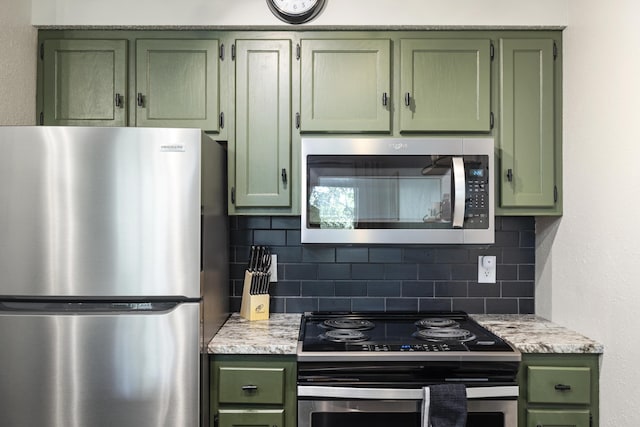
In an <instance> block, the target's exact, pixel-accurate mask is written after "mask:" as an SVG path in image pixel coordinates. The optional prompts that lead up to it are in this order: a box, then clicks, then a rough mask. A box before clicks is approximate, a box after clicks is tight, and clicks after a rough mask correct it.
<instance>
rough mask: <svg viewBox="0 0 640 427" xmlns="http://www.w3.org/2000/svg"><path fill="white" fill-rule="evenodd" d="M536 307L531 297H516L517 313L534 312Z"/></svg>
mask: <svg viewBox="0 0 640 427" xmlns="http://www.w3.org/2000/svg"><path fill="white" fill-rule="evenodd" d="M535 311H536V307H535V301H534V299H533V298H518V313H519V314H535Z"/></svg>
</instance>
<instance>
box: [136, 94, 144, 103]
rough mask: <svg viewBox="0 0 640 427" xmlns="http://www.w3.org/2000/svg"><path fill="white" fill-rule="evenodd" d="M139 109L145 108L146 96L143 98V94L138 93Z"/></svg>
mask: <svg viewBox="0 0 640 427" xmlns="http://www.w3.org/2000/svg"><path fill="white" fill-rule="evenodd" d="M137 99H138V107H144V96H142V92H138V96H137Z"/></svg>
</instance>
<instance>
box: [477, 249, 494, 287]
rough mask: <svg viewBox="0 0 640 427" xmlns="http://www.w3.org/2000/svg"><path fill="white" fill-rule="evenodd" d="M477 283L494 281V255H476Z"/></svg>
mask: <svg viewBox="0 0 640 427" xmlns="http://www.w3.org/2000/svg"><path fill="white" fill-rule="evenodd" d="M478 283H496V257H495V255H480V256H478Z"/></svg>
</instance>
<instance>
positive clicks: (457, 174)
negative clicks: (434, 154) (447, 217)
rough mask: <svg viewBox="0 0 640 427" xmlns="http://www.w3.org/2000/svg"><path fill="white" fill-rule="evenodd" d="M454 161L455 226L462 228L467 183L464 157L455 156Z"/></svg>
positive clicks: (453, 223)
mask: <svg viewBox="0 0 640 427" xmlns="http://www.w3.org/2000/svg"><path fill="white" fill-rule="evenodd" d="M452 161H453V195H454V198H453V221H452V224H451V225H452V226H453V228H462V225H463V223H464V208H465V205H466V199H467V194H466V183H465V173H464V160H463V159H462V157H454V158H453V159H452Z"/></svg>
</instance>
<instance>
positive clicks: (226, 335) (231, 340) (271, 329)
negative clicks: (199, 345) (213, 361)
mask: <svg viewBox="0 0 640 427" xmlns="http://www.w3.org/2000/svg"><path fill="white" fill-rule="evenodd" d="M301 320H302V313H271V315H270V316H269V319H268V320H254V321H249V320H247V319H245V318H243V317H240V314H238V313H233V314H231V316H230V317H229V319H228V320H227V321H226V322H225V324H224V325H222V328H220V330H219V331H218V333H217V334H216V335H215V336H214V337H213V339H212V340H211V342H209V346H208V350H209V354H290V355H295V354H296V347H297V345H298V335H299V334H300V321H301Z"/></svg>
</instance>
